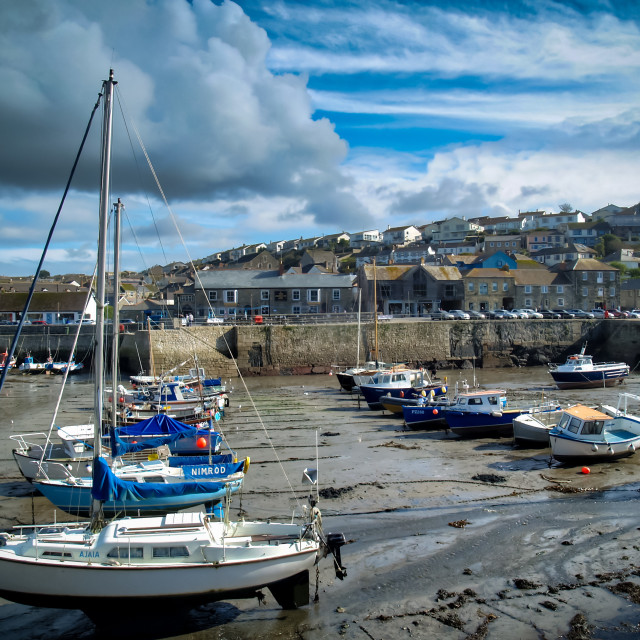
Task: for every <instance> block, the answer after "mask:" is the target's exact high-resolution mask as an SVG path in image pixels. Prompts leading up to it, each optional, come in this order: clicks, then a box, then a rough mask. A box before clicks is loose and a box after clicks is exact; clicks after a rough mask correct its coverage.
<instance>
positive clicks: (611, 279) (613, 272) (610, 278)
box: [609, 271, 616, 282]
mask: <svg viewBox="0 0 640 640" xmlns="http://www.w3.org/2000/svg"><path fill="white" fill-rule="evenodd" d="M615 279H616V272H615V271H610V272H609V282H614V280H615Z"/></svg>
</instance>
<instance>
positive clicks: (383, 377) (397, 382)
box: [372, 369, 424, 387]
mask: <svg viewBox="0 0 640 640" xmlns="http://www.w3.org/2000/svg"><path fill="white" fill-rule="evenodd" d="M372 384H374V385H393V386H407V387H419V386H422V385H423V384H424V373H423V372H422V371H419V370H417V369H405V370H402V371H393V370H392V371H383V372H380V373H378V374H377V375H375V376H373V382H372Z"/></svg>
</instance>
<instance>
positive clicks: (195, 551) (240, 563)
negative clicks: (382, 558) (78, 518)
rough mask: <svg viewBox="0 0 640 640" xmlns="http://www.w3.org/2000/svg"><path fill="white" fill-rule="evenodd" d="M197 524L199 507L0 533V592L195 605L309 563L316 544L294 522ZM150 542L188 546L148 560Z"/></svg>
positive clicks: (80, 604)
mask: <svg viewBox="0 0 640 640" xmlns="http://www.w3.org/2000/svg"><path fill="white" fill-rule="evenodd" d="M203 522H206V519H205V518H204V516H202V515H201V514H176V515H175V516H165V517H158V518H128V519H122V520H119V521H116V522H114V523H111V524H109V525H107V527H106V528H105V529H104V530H103V531H102V532H101V533H99V534H88V533H87V532H86V530H84V529H81V530H78V531H77V532H73V531H72V532H68V531H65V529H64V526H63V525H58V526H57V527H58V529H59V531H58V532H57V533H52V534H48V533H46V530H45V531H44V532H41V533H39V534H38V537H37V540H36V539H35V537H34V535H33V534H31V535H29V536H24V535H17V536H9V537H5V538H3V539H2V542H3V545H2V546H0V596H2V597H4V598H7V599H9V600H12V601H14V602H21V603H24V604H29V605H35V606H48V607H62V608H73V609H83V610H92V609H94V608H97V607H104V605H105V603H107V602H109V603H115V602H117V603H118V604H119V605H123V606H125V607H127V608H131V607H135V606H142V605H143V603H144V602H145V601H147V600H153V602H154V603H156V604H157V601H158V600H159V599H160V600H161V599H163V598H166V599H171V601H172V602H176V601H180V600H184V601H185V602H188V603H189V605H195V604H198V603H199V602H205V601H214V600H221V599H225V598H230V597H247V596H253V595H255V592H256V591H257V590H258V589H261V588H263V587H266V586H269V585H272V584H274V583H278V582H281V581H286V580H288V579H291V578H293V577H294V576H298V575H299V574H303V573H304V572H306V571H308V570H309V569H310V568H311V567H312V566H313V565H314V563H315V562H316V559H317V555H318V551H319V548H320V545H319V542H318V541H317V539H316V538H315V536H311V537H302V535H301V534H302V531H303V528H302V527H301V526H300V525H294V524H278V523H262V522H255V523H231V525H230V527H229V528H228V529H227V530H226V532H225V533H224V534H223V535H220V537H219V534H220V533H221V532H222V531H223V525H222V523H219V522H218V523H216V522H212V523H209V524H208V525H207V524H203ZM53 528H54V527H53V526H52V527H51V530H53ZM83 532H84V533H83ZM129 532H131V533H130V535H127V534H129ZM116 547H118V548H119V549H121V550H126V551H125V553H127V554H130V553H133V554H134V555H135V552H133V551H132V550H135V549H138V548H140V549H144V551H143V552H141V554H142V555H143V557H140V558H137V557H136V558H133V557H132V558H128V557H124V558H123V557H121V558H120V559H118V558H117V557H114V556H113V549H115V548H116ZM158 549H163V550H166V549H181V550H184V552H186V550H188V554H187V555H186V556H182V557H175V558H172V557H166V558H158V557H157V555H156V554H157V553H158ZM120 553H123V551H120ZM164 553H167V554H168V553H170V552H169V551H165V552H164ZM172 553H173V552H172ZM181 553H182V552H181ZM55 554H57V555H55ZM109 554H111V555H109ZM307 585H308V578H307ZM307 588H308V587H307Z"/></svg>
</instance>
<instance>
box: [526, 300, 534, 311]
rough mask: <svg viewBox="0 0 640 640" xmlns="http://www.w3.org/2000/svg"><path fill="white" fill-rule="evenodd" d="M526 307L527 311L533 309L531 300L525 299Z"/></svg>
mask: <svg viewBox="0 0 640 640" xmlns="http://www.w3.org/2000/svg"><path fill="white" fill-rule="evenodd" d="M524 306H525V308H527V309H531V308H532V307H533V303H532V301H531V298H525V299H524Z"/></svg>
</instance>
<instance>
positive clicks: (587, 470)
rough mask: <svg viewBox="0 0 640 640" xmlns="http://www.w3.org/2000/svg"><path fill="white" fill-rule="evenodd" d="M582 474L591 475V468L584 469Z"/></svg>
mask: <svg viewBox="0 0 640 640" xmlns="http://www.w3.org/2000/svg"><path fill="white" fill-rule="evenodd" d="M582 473H584V474H585V475H587V474H588V473H591V469H589V467H582Z"/></svg>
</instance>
